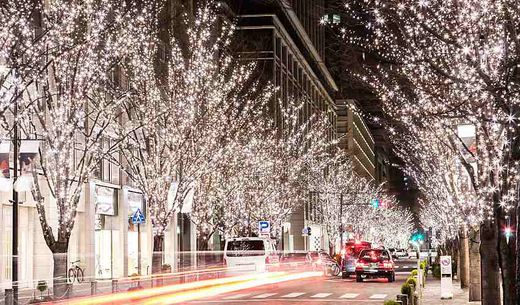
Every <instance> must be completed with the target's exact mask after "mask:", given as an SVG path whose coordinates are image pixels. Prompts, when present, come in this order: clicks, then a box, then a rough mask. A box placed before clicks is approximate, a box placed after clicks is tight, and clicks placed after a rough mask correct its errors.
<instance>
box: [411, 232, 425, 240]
mask: <svg viewBox="0 0 520 305" xmlns="http://www.w3.org/2000/svg"><path fill="white" fill-rule="evenodd" d="M412 241H424V234H423V233H422V232H419V231H417V232H415V233H413V234H412Z"/></svg>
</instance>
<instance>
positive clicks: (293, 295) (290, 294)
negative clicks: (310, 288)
mask: <svg viewBox="0 0 520 305" xmlns="http://www.w3.org/2000/svg"><path fill="white" fill-rule="evenodd" d="M304 294H305V292H293V293H289V294H286V295H282V298H296V297H299V296H301V295H304Z"/></svg>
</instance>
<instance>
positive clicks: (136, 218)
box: [132, 209, 145, 225]
mask: <svg viewBox="0 0 520 305" xmlns="http://www.w3.org/2000/svg"><path fill="white" fill-rule="evenodd" d="M144 222H145V219H144V214H143V212H141V209H137V210H136V211H135V213H134V215H132V223H133V224H135V225H137V224H141V223H144Z"/></svg>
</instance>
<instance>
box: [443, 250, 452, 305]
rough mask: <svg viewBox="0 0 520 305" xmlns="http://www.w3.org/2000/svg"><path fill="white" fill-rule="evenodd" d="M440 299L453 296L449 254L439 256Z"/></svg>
mask: <svg viewBox="0 0 520 305" xmlns="http://www.w3.org/2000/svg"><path fill="white" fill-rule="evenodd" d="M440 265H441V299H451V298H453V292H452V291H451V289H452V285H453V283H452V274H451V256H441V259H440Z"/></svg>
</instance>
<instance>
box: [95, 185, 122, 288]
mask: <svg viewBox="0 0 520 305" xmlns="http://www.w3.org/2000/svg"><path fill="white" fill-rule="evenodd" d="M117 192H118V190H117V189H113V188H110V187H104V186H100V185H96V190H95V196H94V200H95V204H96V216H95V217H96V218H95V224H94V227H95V233H94V238H95V264H96V267H95V272H96V274H95V276H96V278H98V279H110V278H113V277H114V249H115V248H116V247H117V244H115V243H116V242H117V236H118V232H119V231H118V227H117V217H116V216H117V206H118V202H117Z"/></svg>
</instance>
